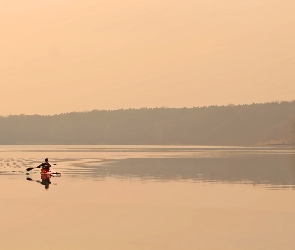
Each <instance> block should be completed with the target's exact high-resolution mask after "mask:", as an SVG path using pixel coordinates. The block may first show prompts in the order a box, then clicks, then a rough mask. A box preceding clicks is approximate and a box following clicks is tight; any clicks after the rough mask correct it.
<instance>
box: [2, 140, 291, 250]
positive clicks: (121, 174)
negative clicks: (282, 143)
mask: <svg viewBox="0 0 295 250" xmlns="http://www.w3.org/2000/svg"><path fill="white" fill-rule="evenodd" d="M46 157H48V158H49V159H50V162H51V163H56V164H57V165H56V166H53V167H52V170H53V171H58V172H61V173H62V176H61V177H52V178H50V179H49V180H47V182H46V181H44V180H42V179H41V176H40V174H39V170H38V169H36V170H32V171H31V172H30V173H29V174H27V173H26V171H25V169H26V168H28V167H34V166H37V165H39V163H41V162H42V161H43V160H44V158H46ZM44 184H45V185H44ZM0 187H1V188H0V201H1V208H0V211H1V213H0V223H1V227H0V237H1V243H0V245H1V249H204V250H207V249H208V250H209V249H210V250H211V249H214V250H215V249H294V247H295V239H294V237H293V232H294V231H295V148H292V147H259V148H258V147H257V148H255V147H252V148H250V147H208V146H0ZM46 187H48V189H46Z"/></svg>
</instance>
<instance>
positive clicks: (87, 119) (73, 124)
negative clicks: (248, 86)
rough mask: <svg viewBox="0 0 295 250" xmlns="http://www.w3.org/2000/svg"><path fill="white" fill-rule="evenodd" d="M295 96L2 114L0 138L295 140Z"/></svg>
mask: <svg viewBox="0 0 295 250" xmlns="http://www.w3.org/2000/svg"><path fill="white" fill-rule="evenodd" d="M294 118H295V101H293V102H272V103H264V104H251V105H228V106H206V107H194V108H141V109H120V110H93V111H91V112H72V113H64V114H59V115H52V116H42V115H11V116H7V117H0V144H2V145H5V144H16V145H19V144H69V145H70V144H89V145H91V144H101V145H103V144H109V145H112V144H117V145H121V144H122V145H124V144H125V145H136V144H151V145H152V144H154V145H159V144H169V145H170V144H174V145H180V144H188V145H257V144H264V143H266V144H267V143H293V142H295V140H294V135H295V125H294V124H295V123H294Z"/></svg>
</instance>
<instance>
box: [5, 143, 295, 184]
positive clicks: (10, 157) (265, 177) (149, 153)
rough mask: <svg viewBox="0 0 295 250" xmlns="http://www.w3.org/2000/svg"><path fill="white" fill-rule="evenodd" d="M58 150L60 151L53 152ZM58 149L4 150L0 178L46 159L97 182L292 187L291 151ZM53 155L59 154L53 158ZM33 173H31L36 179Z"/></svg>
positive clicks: (293, 163) (294, 181)
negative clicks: (121, 180)
mask: <svg viewBox="0 0 295 250" xmlns="http://www.w3.org/2000/svg"><path fill="white" fill-rule="evenodd" d="M58 147H60V148H61V149H62V150H57V148H58ZM58 147H55V146H50V147H44V148H39V151H40V150H41V151H42V152H43V151H44V152H46V153H42V156H41V155H40V153H39V152H38V150H37V148H36V149H35V148H33V149H32V148H30V147H29V146H28V147H24V148H22V149H21V150H20V149H16V148H14V147H12V150H10V151H9V150H8V149H5V150H4V148H3V149H2V150H3V152H4V151H5V152H6V153H7V155H3V156H2V158H1V159H0V174H1V175H11V174H16V175H19V174H22V173H24V170H25V169H26V168H27V167H33V166H36V164H39V162H40V158H43V156H44V155H46V156H50V158H51V159H52V162H56V163H58V165H57V166H55V167H54V169H53V170H54V171H59V172H61V173H63V174H64V175H66V176H68V177H70V178H91V179H96V180H97V179H105V178H107V177H112V178H123V179H130V180H138V179H140V180H157V181H192V182H224V183H245V184H252V185H262V184H263V185H268V186H272V187H274V188H283V187H290V186H291V187H295V151H294V148H272V147H269V148H266V147H264V148H246V147H244V148H238V147H236V148H234V147H233V148H231V147H196V146H194V147H193V146H192V147H189V146H185V147H184V146H183V147H172V146H170V147H169V146H165V147H164V146H163V147H160V146H146V147H144V146H138V147H135V146H125V147H123V146H112V147H111V146H110V147H103V146H99V147H98V146H96V147H89V146H85V147H81V146H76V147H74V146H73V147H71V148H68V146H58ZM30 150H31V151H32V152H31V153H30V152H29V151H30ZM55 151H58V153H54V152H55ZM189 151H190V152H189ZM65 152H67V153H65ZM139 152H140V153H139ZM142 152H143V153H142ZM155 152H156V153H155ZM188 152H189V153H188ZM4 156H6V157H4ZM16 156H17V157H16ZM34 171H35V170H32V171H31V172H30V173H32V174H35V172H36V171H35V172H34ZM28 180H29V179H28ZM32 180H34V178H33V179H32ZM46 181H48V180H44V181H43V182H42V179H41V180H38V181H36V182H38V183H40V184H42V183H43V184H42V185H44V186H45V187H49V185H50V183H49V184H48V183H47V184H46ZM49 181H50V179H49ZM47 189H48V188H47Z"/></svg>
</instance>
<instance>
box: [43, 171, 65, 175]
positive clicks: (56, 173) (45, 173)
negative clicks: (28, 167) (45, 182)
mask: <svg viewBox="0 0 295 250" xmlns="http://www.w3.org/2000/svg"><path fill="white" fill-rule="evenodd" d="M40 174H41V176H61V173H58V172H50V171H48V172H41V173H40Z"/></svg>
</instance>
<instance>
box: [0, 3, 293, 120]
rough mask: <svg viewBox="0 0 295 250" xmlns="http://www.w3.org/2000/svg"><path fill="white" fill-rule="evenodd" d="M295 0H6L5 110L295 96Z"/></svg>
mask: <svg viewBox="0 0 295 250" xmlns="http://www.w3.org/2000/svg"><path fill="white" fill-rule="evenodd" d="M294 10H295V1H294V0H280V1H277V0H247V1H245V0H169V1H168V0H42V1H40V0H9V1H6V0H0V38H1V39H0V55H1V56H0V87H1V98H0V105H1V108H0V115H8V114H21V113H23V114H56V113H63V112H71V111H87V110H93V109H119V108H141V107H156V106H157V107H161V106H167V107H184V106H186V107H193V106H204V105H223V104H230V103H233V104H239V103H253V102H267V101H274V100H293V99H295V98H294V96H295V95H294V94H295V12H294Z"/></svg>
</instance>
